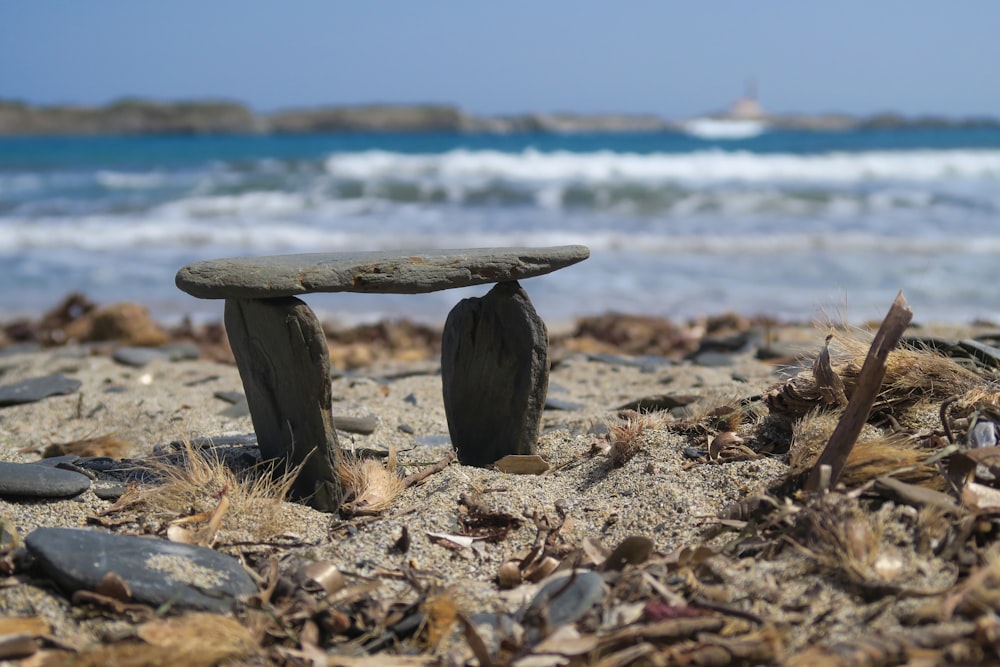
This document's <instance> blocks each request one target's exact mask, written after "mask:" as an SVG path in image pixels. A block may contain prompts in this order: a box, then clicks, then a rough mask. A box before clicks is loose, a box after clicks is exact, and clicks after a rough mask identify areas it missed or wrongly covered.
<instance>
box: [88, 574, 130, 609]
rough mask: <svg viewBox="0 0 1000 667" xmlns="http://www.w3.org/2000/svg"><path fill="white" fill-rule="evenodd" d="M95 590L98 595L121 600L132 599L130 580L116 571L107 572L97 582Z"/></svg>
mask: <svg viewBox="0 0 1000 667" xmlns="http://www.w3.org/2000/svg"><path fill="white" fill-rule="evenodd" d="M94 592H95V593H97V594H98V595H104V596H106V597H109V598H113V599H115V600H120V601H121V602H128V601H129V600H131V599H132V589H131V588H130V587H129V585H128V582H127V581H125V580H124V579H122V578H121V577H120V576H119V575H118V574H117V573H115V572H108V573H107V574H105V575H104V577H103V578H102V579H101V581H100V582H99V583H98V584H97V588H96V589H94Z"/></svg>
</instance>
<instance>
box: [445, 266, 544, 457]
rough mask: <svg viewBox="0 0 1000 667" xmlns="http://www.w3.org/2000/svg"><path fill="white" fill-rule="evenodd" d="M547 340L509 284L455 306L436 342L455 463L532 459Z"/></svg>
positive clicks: (524, 298)
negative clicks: (509, 457)
mask: <svg viewBox="0 0 1000 667" xmlns="http://www.w3.org/2000/svg"><path fill="white" fill-rule="evenodd" d="M547 349H548V336H547V333H546V330H545V323H544V322H542V320H541V318H540V317H538V314H537V313H536V312H535V309H534V307H533V306H532V305H531V301H530V299H528V295H527V293H526V292H525V291H524V290H523V289H521V286H520V285H519V284H518V283H517V282H516V281H511V282H502V283H498V284H497V285H496V286H494V287H493V289H491V290H490V292H489V293H488V294H487V295H486V296H485V297H482V298H469V299H464V300H462V301H461V302H460V303H459V304H458V305H457V306H455V307H454V308H453V309H452V311H451V312H450V313H449V314H448V319H447V320H446V322H445V325H444V332H443V334H442V338H441V380H442V386H443V395H444V409H445V415H446V416H447V418H448V431H449V432H450V433H451V440H452V444H453V445H454V446H455V451H456V452H457V453H458V460H459V462H460V463H462V464H464V465H475V466H480V467H483V466H489V465H492V464H494V463H495V462H496V461H498V460H500V459H501V458H503V457H504V456H506V455H508V454H521V455H528V454H535V453H536V451H535V448H536V444H537V441H538V432H539V427H540V424H541V417H542V408H543V406H544V404H545V395H546V391H547V387H548V381H549V365H548V352H547Z"/></svg>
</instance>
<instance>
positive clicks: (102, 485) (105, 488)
mask: <svg viewBox="0 0 1000 667" xmlns="http://www.w3.org/2000/svg"><path fill="white" fill-rule="evenodd" d="M126 489H128V485H127V484H123V483H122V482H99V483H97V484H94V485H93V486H92V487H91V488H90V490H91V491H93V492H94V495H95V496H97V497H98V498H100V499H101V500H112V501H114V500H118V499H119V498H121V497H122V494H123V493H125V490H126Z"/></svg>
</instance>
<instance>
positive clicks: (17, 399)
mask: <svg viewBox="0 0 1000 667" xmlns="http://www.w3.org/2000/svg"><path fill="white" fill-rule="evenodd" d="M81 384H82V383H81V382H80V381H79V380H75V379H73V378H71V377H67V376H65V375H63V374H62V373H54V374H52V375H45V376H43V377H37V378H31V379H30V380H22V381H21V382H15V383H14V384H8V385H4V386H2V387H0V407H6V406H8V405H20V404H22V403H34V402H35V401H40V400H42V399H43V398H48V397H49V396H57V395H61V394H72V393H73V392H74V391H76V390H77V389H79V388H80V385H81Z"/></svg>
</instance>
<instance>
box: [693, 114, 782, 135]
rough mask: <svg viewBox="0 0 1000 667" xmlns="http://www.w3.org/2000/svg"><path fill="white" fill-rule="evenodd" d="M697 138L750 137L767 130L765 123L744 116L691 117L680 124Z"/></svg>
mask: <svg viewBox="0 0 1000 667" xmlns="http://www.w3.org/2000/svg"><path fill="white" fill-rule="evenodd" d="M681 127H682V128H684V131H685V132H687V133H688V134H690V135H692V136H695V137H698V138H699V139H752V138H753V137H756V136H759V135H761V134H763V133H764V132H766V131H767V123H765V122H764V121H761V120H751V119H746V118H692V119H691V120H688V121H684V123H682V124H681Z"/></svg>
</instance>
